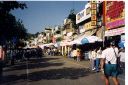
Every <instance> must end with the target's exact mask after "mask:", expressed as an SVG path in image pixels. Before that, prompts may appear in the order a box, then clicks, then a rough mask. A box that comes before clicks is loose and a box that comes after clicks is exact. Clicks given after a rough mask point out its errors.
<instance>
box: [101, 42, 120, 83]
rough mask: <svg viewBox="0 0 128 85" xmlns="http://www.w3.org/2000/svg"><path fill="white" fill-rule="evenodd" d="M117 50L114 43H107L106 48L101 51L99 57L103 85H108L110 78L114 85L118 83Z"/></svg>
mask: <svg viewBox="0 0 128 85" xmlns="http://www.w3.org/2000/svg"><path fill="white" fill-rule="evenodd" d="M117 55H118V48H117V47H115V46H114V43H108V45H107V48H106V49H105V50H103V52H102V55H101V58H102V60H101V71H102V72H103V73H104V77H105V85H110V82H109V77H110V76H112V79H113V82H114V85H119V81H118V78H117V76H118V70H117V61H118V57H117Z"/></svg>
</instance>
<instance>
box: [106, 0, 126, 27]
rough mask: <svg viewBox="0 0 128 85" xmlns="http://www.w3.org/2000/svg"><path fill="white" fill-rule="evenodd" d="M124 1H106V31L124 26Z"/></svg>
mask: <svg viewBox="0 0 128 85" xmlns="http://www.w3.org/2000/svg"><path fill="white" fill-rule="evenodd" d="M124 6H125V3H124V1H107V2H106V6H105V7H106V14H105V17H106V18H105V20H106V25H107V27H106V28H107V29H112V28H115V27H118V26H121V25H124V17H125V16H124V13H125V12H124Z"/></svg>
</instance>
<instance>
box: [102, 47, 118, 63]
mask: <svg viewBox="0 0 128 85" xmlns="http://www.w3.org/2000/svg"><path fill="white" fill-rule="evenodd" d="M114 49H115V52H116V55H117V57H118V48H116V47H115V48H114ZM114 49H113V48H112V47H110V48H107V49H105V50H103V52H102V55H101V58H105V63H108V61H110V62H111V64H116V60H117V57H116V55H115V52H114Z"/></svg>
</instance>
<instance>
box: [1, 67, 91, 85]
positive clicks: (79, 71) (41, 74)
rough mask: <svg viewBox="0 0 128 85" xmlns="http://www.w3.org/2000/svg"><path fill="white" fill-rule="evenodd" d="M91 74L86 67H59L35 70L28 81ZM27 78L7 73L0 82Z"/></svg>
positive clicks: (74, 77) (72, 77) (71, 77)
mask: <svg viewBox="0 0 128 85" xmlns="http://www.w3.org/2000/svg"><path fill="white" fill-rule="evenodd" d="M89 74H92V72H90V70H89V69H86V68H67V67H64V68H61V69H50V70H43V71H37V72H33V73H29V77H28V79H29V82H35V81H40V80H57V79H73V80H74V79H78V78H80V77H85V76H88V75H89ZM23 80H27V75H26V74H21V75H19V76H17V75H8V76H4V77H3V80H2V84H4V83H8V82H14V83H15V82H17V81H23Z"/></svg>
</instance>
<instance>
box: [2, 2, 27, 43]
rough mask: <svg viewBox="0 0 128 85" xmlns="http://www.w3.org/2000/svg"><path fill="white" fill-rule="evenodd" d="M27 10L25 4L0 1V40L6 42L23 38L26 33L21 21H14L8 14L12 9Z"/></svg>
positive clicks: (12, 16) (13, 17)
mask: <svg viewBox="0 0 128 85" xmlns="http://www.w3.org/2000/svg"><path fill="white" fill-rule="evenodd" d="M18 8H20V9H24V8H27V6H26V4H25V3H20V2H17V1H0V40H3V39H4V41H7V40H11V39H12V38H13V37H17V38H18V39H22V38H25V36H26V34H27V31H26V29H25V27H24V25H23V23H22V21H21V20H18V21H17V20H16V18H15V16H14V15H12V14H11V13H10V11H11V10H14V9H18Z"/></svg>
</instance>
